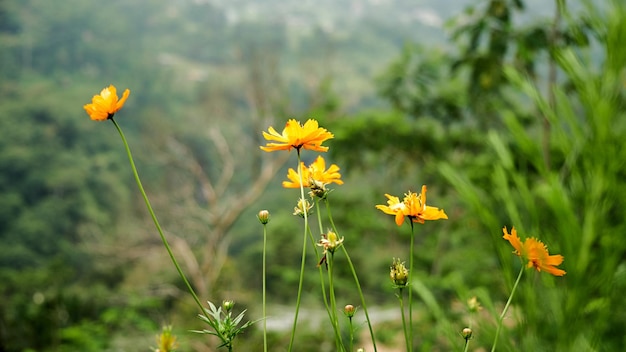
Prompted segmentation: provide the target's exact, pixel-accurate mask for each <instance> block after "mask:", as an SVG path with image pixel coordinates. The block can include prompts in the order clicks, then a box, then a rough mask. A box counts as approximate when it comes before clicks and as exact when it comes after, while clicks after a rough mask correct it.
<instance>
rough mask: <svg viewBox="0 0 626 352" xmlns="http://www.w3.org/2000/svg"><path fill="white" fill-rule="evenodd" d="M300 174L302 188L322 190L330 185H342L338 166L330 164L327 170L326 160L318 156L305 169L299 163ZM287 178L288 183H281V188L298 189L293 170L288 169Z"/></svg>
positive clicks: (296, 177)
mask: <svg viewBox="0 0 626 352" xmlns="http://www.w3.org/2000/svg"><path fill="white" fill-rule="evenodd" d="M300 172H301V174H302V186H303V187H319V188H324V187H325V186H326V185H328V184H331V183H336V184H338V185H342V184H343V181H342V180H341V174H340V173H339V166H337V165H335V164H332V165H330V167H329V168H328V170H327V169H326V160H324V158H322V156H321V155H320V156H318V157H317V159H315V161H314V162H313V163H311V165H309V167H306V166H305V165H304V163H300ZM287 178H288V179H289V181H283V187H285V188H300V177H299V176H298V173H297V172H296V171H295V170H294V169H292V168H290V169H289V170H287Z"/></svg>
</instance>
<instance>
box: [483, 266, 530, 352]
mask: <svg viewBox="0 0 626 352" xmlns="http://www.w3.org/2000/svg"><path fill="white" fill-rule="evenodd" d="M524 269H525V268H524V266H523V265H522V267H521V268H520V271H519V275H517V280H515V284H513V289H511V295H510V296H509V300H508V301H507V302H506V305H505V306H504V309H502V314H500V318H499V319H498V327H497V329H496V336H495V338H494V339H493V346H492V347H491V352H494V351H495V350H496V344H497V343H498V335H500V329H501V328H502V321H503V320H504V315H505V314H506V311H507V310H508V309H509V306H510V305H511V301H512V300H513V295H514V294H515V290H516V289H517V285H518V284H519V282H520V279H521V278H522V274H523V273H524Z"/></svg>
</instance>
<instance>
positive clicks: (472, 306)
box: [467, 296, 483, 313]
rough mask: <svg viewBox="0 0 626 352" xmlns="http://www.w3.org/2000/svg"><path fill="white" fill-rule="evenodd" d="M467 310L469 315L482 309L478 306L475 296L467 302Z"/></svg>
mask: <svg viewBox="0 0 626 352" xmlns="http://www.w3.org/2000/svg"><path fill="white" fill-rule="evenodd" d="M467 308H468V309H469V311H470V312H471V313H476V312H478V311H479V310H481V309H483V307H481V306H480V303H479V302H478V299H477V298H476V296H474V297H472V298H470V299H468V300H467Z"/></svg>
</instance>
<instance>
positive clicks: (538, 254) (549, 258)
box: [502, 227, 566, 276]
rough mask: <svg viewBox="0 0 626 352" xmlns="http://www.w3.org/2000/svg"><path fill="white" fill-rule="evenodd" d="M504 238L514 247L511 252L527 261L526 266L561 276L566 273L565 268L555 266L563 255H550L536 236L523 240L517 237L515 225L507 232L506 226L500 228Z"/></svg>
mask: <svg viewBox="0 0 626 352" xmlns="http://www.w3.org/2000/svg"><path fill="white" fill-rule="evenodd" d="M502 232H503V233H504V236H502V238H504V239H505V240H507V241H509V243H510V244H511V246H513V248H514V249H515V250H514V251H513V253H515V254H516V255H517V256H519V257H520V258H522V260H523V261H528V263H527V264H526V267H528V268H535V270H537V271H545V272H547V273H549V274H552V275H554V276H563V275H565V274H566V272H565V270H561V269H559V268H556V266H558V265H561V263H563V256H562V255H560V254H557V255H550V253H548V247H546V245H545V244H543V242H541V241H539V240H538V239H536V238H533V237H530V238H526V239H525V240H524V242H522V241H521V240H520V238H519V237H517V231H516V230H515V227H513V228H512V229H511V233H510V234H509V233H508V232H507V229H506V227H504V228H503V229H502Z"/></svg>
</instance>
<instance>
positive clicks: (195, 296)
mask: <svg viewBox="0 0 626 352" xmlns="http://www.w3.org/2000/svg"><path fill="white" fill-rule="evenodd" d="M110 120H111V121H112V122H113V125H115V128H116V129H117V132H119V134H120V137H122V142H124V148H126V154H128V161H129V162H130V167H131V169H132V170H133V175H134V176H135V181H136V182H137V187H139V192H141V195H142V197H143V200H144V202H145V203H146V207H147V208H148V212H149V213H150V216H151V217H152V221H154V226H156V228H157V231H158V232H159V236H161V241H163V245H164V246H165V249H166V250H167V253H168V254H169V256H170V259H171V260H172V263H174V266H175V267H176V270H177V271H178V275H180V277H181V279H183V281H184V282H185V285H186V286H187V289H188V290H189V293H191V296H193V299H194V301H196V304H197V305H198V308H200V311H201V312H202V313H203V314H204V315H205V316H206V317H207V318H208V316H207V313H206V311H205V309H204V307H203V306H202V303H200V299H199V298H198V296H197V295H196V292H195V291H194V290H193V288H192V287H191V284H189V280H187V277H186V276H185V274H184V273H183V270H182V269H181V268H180V265H178V261H177V260H176V257H174V253H173V252H172V249H171V248H170V245H169V243H168V242H167V239H166V238H165V235H164V234H163V230H162V229H161V225H159V221H158V220H157V217H156V215H155V213H154V210H152V206H151V205H150V201H149V200H148V196H147V195H146V191H144V189H143V186H142V185H141V180H140V179H139V173H138V172H137V168H136V167H135V162H134V161H133V155H132V154H131V152H130V147H129V146H128V142H127V141H126V137H124V133H123V132H122V129H121V128H120V126H119V125H118V124H117V122H116V121H115V120H114V119H113V118H112V117H111V118H110Z"/></svg>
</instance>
